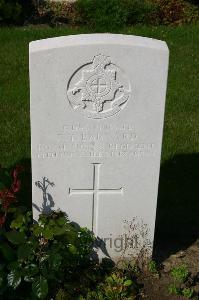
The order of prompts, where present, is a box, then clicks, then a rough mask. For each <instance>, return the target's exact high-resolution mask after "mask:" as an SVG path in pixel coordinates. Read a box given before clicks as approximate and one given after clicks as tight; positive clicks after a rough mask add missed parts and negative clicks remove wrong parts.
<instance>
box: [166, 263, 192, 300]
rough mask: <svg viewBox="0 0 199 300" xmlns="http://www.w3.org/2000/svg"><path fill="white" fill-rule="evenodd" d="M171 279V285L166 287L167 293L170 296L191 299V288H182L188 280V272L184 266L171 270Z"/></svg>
mask: <svg viewBox="0 0 199 300" xmlns="http://www.w3.org/2000/svg"><path fill="white" fill-rule="evenodd" d="M170 274H171V277H172V279H173V283H171V284H170V285H169V287H168V291H169V293H170V294H173V295H177V296H184V297H186V298H188V299H189V298H191V297H192V296H193V294H194V290H193V288H191V287H189V286H187V287H184V284H186V282H187V280H188V278H189V271H188V269H187V267H186V266H185V265H181V266H177V267H174V268H172V270H171V272H170Z"/></svg>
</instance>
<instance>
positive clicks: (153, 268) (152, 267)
mask: <svg viewBox="0 0 199 300" xmlns="http://www.w3.org/2000/svg"><path fill="white" fill-rule="evenodd" d="M148 270H149V272H150V273H153V274H158V266H157V264H156V262H155V261H154V260H150V261H149V263H148Z"/></svg>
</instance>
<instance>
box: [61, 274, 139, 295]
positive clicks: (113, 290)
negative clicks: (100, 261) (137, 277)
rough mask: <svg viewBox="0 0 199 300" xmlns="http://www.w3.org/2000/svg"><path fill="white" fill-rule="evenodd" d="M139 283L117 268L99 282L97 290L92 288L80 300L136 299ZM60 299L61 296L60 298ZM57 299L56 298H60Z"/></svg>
mask: <svg viewBox="0 0 199 300" xmlns="http://www.w3.org/2000/svg"><path fill="white" fill-rule="evenodd" d="M136 292H137V285H136V283H135V282H134V281H132V279H131V278H130V277H128V276H127V275H126V274H125V273H124V272H121V271H120V272H119V271H118V270H116V271H115V272H113V273H112V274H111V275H107V276H106V277H105V280H104V282H102V283H100V284H98V285H97V286H96V288H95V290H90V291H88V292H87V294H86V295H85V296H80V297H79V298H78V299H79V300H120V299H123V300H128V299H131V300H133V299H135V298H134V296H135V295H136ZM58 299H59V298H58ZM58 299H56V300H58Z"/></svg>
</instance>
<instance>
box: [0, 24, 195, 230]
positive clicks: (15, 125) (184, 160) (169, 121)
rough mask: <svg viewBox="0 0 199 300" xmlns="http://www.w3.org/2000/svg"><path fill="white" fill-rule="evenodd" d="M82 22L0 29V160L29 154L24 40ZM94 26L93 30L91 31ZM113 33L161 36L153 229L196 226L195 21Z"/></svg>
mask: <svg viewBox="0 0 199 300" xmlns="http://www.w3.org/2000/svg"><path fill="white" fill-rule="evenodd" d="M89 32H91V31H90V30H88V29H87V28H79V29H70V28H49V27H47V28H41V27H40V28H36V27H34V28H31V27H22V28H2V29H0V163H1V164H2V165H3V166H12V165H14V164H16V163H17V162H19V161H21V160H22V159H24V158H26V159H30V117H29V81H28V43H29V42H30V41H32V40H37V39H43V38H48V37H54V36H62V35H68V34H80V33H89ZM93 32H94V31H93ZM118 33H124V34H135V35H141V36H146V37H152V38H157V39H162V40H165V41H166V42H167V44H168V46H169V49H170V69H169V78H168V92H167V101H166V114H165V127H164V139H163V150H162V167H161V173H160V186H159V199H158V213H157V224H156V226H157V232H159V229H160V228H161V232H163V231H164V232H169V233H171V232H175V233H177V234H179V233H182V234H183V235H184V234H185V232H187V233H188V234H190V233H191V234H193V233H194V232H197V230H198V229H197V228H199V227H198V226H199V218H198V211H199V201H198V195H199V190H198V185H199V154H198V152H199V105H198V98H197V96H198V87H199V76H198V70H199V51H198V45H199V27H198V26H197V25H192V26H180V27H165V26H159V27H144V26H136V27H130V28H124V29H121V30H120V31H118Z"/></svg>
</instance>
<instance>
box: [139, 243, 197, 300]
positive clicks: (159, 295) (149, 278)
mask: <svg viewBox="0 0 199 300" xmlns="http://www.w3.org/2000/svg"><path fill="white" fill-rule="evenodd" d="M173 245H174V244H173ZM181 246H182V245H181ZM181 248H182V249H183V247H181ZM161 249H162V250H161ZM166 250H167V251H166ZM158 252H159V256H156V260H159V263H160V274H159V276H158V275H157V274H151V273H150V274H149V272H145V273H142V274H140V277H139V280H138V282H139V283H140V284H141V285H143V287H142V289H141V293H140V296H139V297H140V298H139V299H146V300H184V299H187V298H184V297H181V296H175V295H170V294H169V292H168V286H169V285H170V284H171V283H172V278H171V275H170V271H171V269H172V268H173V267H174V266H181V265H186V266H187V269H188V271H189V272H190V274H189V279H188V285H189V286H190V287H192V288H193V289H194V295H193V297H192V299H194V300H196V299H197V300H198V299H199V239H198V240H196V241H195V242H193V243H192V244H190V245H189V246H188V247H187V248H186V249H183V250H179V251H177V252H176V253H170V254H169V255H167V254H168V253H169V252H172V251H171V249H169V247H168V245H166V244H165V243H162V245H160V247H159V251H158ZM166 253H167V254H166ZM156 255H157V254H156ZM165 256H167V257H166V258H165Z"/></svg>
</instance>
